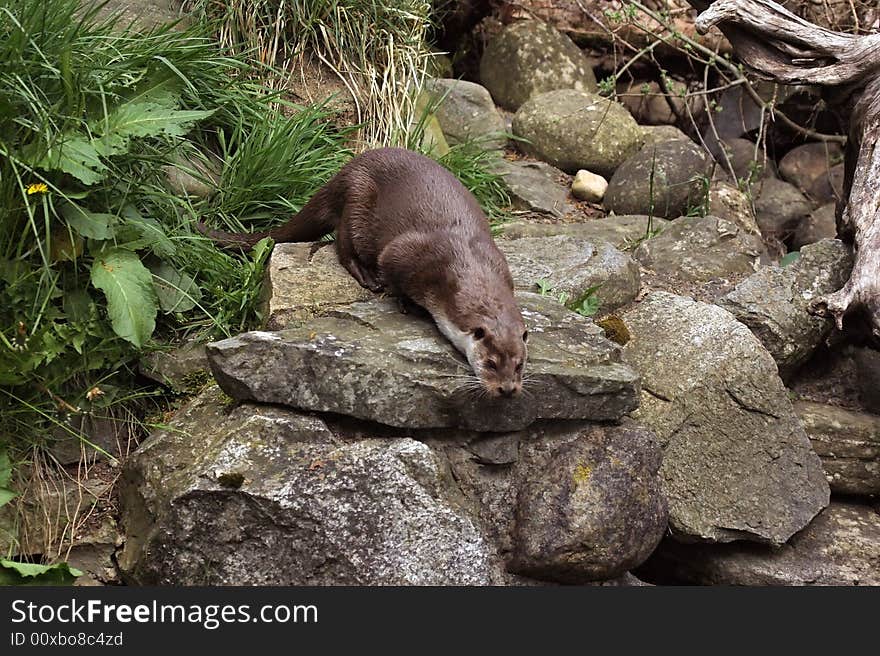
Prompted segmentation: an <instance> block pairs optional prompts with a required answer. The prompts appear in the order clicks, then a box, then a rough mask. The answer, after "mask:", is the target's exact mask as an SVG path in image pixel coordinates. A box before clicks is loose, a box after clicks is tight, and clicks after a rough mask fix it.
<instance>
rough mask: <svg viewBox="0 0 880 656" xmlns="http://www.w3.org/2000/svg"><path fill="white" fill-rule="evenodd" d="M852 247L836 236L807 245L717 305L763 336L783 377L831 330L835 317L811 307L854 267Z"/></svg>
mask: <svg viewBox="0 0 880 656" xmlns="http://www.w3.org/2000/svg"><path fill="white" fill-rule="evenodd" d="M852 262H853V259H852V254H851V253H850V249H849V247H847V246H846V245H845V244H844V243H843V242H841V241H838V240H836V239H824V240H822V241H821V242H818V243H816V244H811V245H809V246H805V247H804V248H803V250H802V251H801V255H800V257H799V258H798V259H797V260H796V261H795V262H793V263H792V264H789V265H788V266H786V267H779V266H766V267H762V268H760V269H759V270H758V271H756V272H755V273H753V274H752V275H750V276H749V277H748V278H746V279H745V280H743V281H742V282H740V283H739V284H738V285H737V286H736V289H734V290H733V291H731V292H730V293H729V294H727V295H725V296H724V297H722V298H721V299H719V301H718V305H720V306H721V307H723V308H724V309H725V310H727V311H728V312H730V313H731V314H733V316H735V317H736V318H737V319H739V320H740V321H741V322H742V323H744V324H745V325H747V326H748V327H749V328H750V329H751V331H752V332H753V333H754V334H755V336H756V337H757V338H758V339H760V340H761V343H762V344H763V345H764V348H766V349H767V350H768V351H769V352H770V355H772V356H773V359H774V360H776V364H777V365H779V371H780V372H781V373H782V375H783V376H786V377H787V376H789V375H790V374H791V373H792V372H794V371H795V370H796V369H797V368H798V367H799V366H800V365H802V364H803V363H804V362H806V361H807V360H808V359H809V357H810V356H811V355H812V354H813V352H814V351H815V350H816V347H818V346H819V344H820V343H821V342H822V340H823V339H824V338H825V337H826V336H827V335H828V333H829V332H831V329H832V327H833V325H834V324H833V322H832V320H831V319H827V318H824V317H820V316H816V315H815V314H814V313H812V312H811V311H810V304H811V302H812V301H813V300H815V299H817V298H820V297H821V296H824V295H826V294H830V293H831V292H835V291H837V290H838V289H840V288H841V287H843V285H844V284H845V283H846V281H847V279H848V278H849V274H850V271H852Z"/></svg>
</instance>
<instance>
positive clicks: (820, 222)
mask: <svg viewBox="0 0 880 656" xmlns="http://www.w3.org/2000/svg"><path fill="white" fill-rule="evenodd" d="M836 237H837V206H836V204H835V203H825V205H822V206H821V207H818V208H816V209H815V210H813V211H812V212H810V215H809V216H808V217H807V218H805V219H802V220H801V222H800V223H799V224H798V226H797V228H795V231H794V237H792V240H791V245H792V247H793V248H795V249H799V248H801V247H803V246H806V245H807V244H815V243H816V242H817V241H819V240H820V239H835V238H836Z"/></svg>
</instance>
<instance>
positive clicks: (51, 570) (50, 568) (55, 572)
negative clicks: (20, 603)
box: [0, 559, 83, 585]
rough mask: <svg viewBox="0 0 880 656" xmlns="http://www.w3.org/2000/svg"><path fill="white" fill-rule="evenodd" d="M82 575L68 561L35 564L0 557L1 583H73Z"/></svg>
mask: <svg viewBox="0 0 880 656" xmlns="http://www.w3.org/2000/svg"><path fill="white" fill-rule="evenodd" d="M82 575H83V573H82V572H81V571H79V570H78V569H76V568H74V567H71V566H70V565H68V564H67V563H55V564H54V565H35V564H33V563H19V562H16V561H14V560H5V559H0V585H73V582H74V581H75V580H76V578H77V577H78V576H82Z"/></svg>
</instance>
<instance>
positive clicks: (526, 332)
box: [523, 330, 529, 342]
mask: <svg viewBox="0 0 880 656" xmlns="http://www.w3.org/2000/svg"><path fill="white" fill-rule="evenodd" d="M523 341H524V342H527V341H529V331H528V330H526V331H525V332H524V333H523Z"/></svg>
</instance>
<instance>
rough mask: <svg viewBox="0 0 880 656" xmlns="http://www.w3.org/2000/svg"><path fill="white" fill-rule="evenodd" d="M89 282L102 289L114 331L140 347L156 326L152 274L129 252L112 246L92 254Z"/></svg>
mask: <svg viewBox="0 0 880 656" xmlns="http://www.w3.org/2000/svg"><path fill="white" fill-rule="evenodd" d="M91 279H92V285H94V286H95V287H96V288H97V289H100V290H101V291H102V292H104V296H105V297H106V298H107V313H108V314H109V315H110V322H111V324H112V325H113V331H114V332H115V333H116V334H117V335H119V336H120V337H122V338H123V339H125V340H128V341H129V342H131V343H132V344H134V345H135V346H138V347H140V346H143V345H144V343H145V342H146V341H147V340H148V339H149V337H150V335H152V334H153V330H154V329H155V327H156V312H157V306H156V292H155V291H154V289H153V276H152V274H151V273H150V271H149V269H147V267H145V266H144V265H143V264H141V261H140V258H139V257H138V256H137V255H135V254H134V253H132V252H131V251H127V250H124V249H122V248H114V249H111V250H108V251H105V252H104V253H101V254H99V255H98V256H97V257H95V262H94V264H92V275H91Z"/></svg>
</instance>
